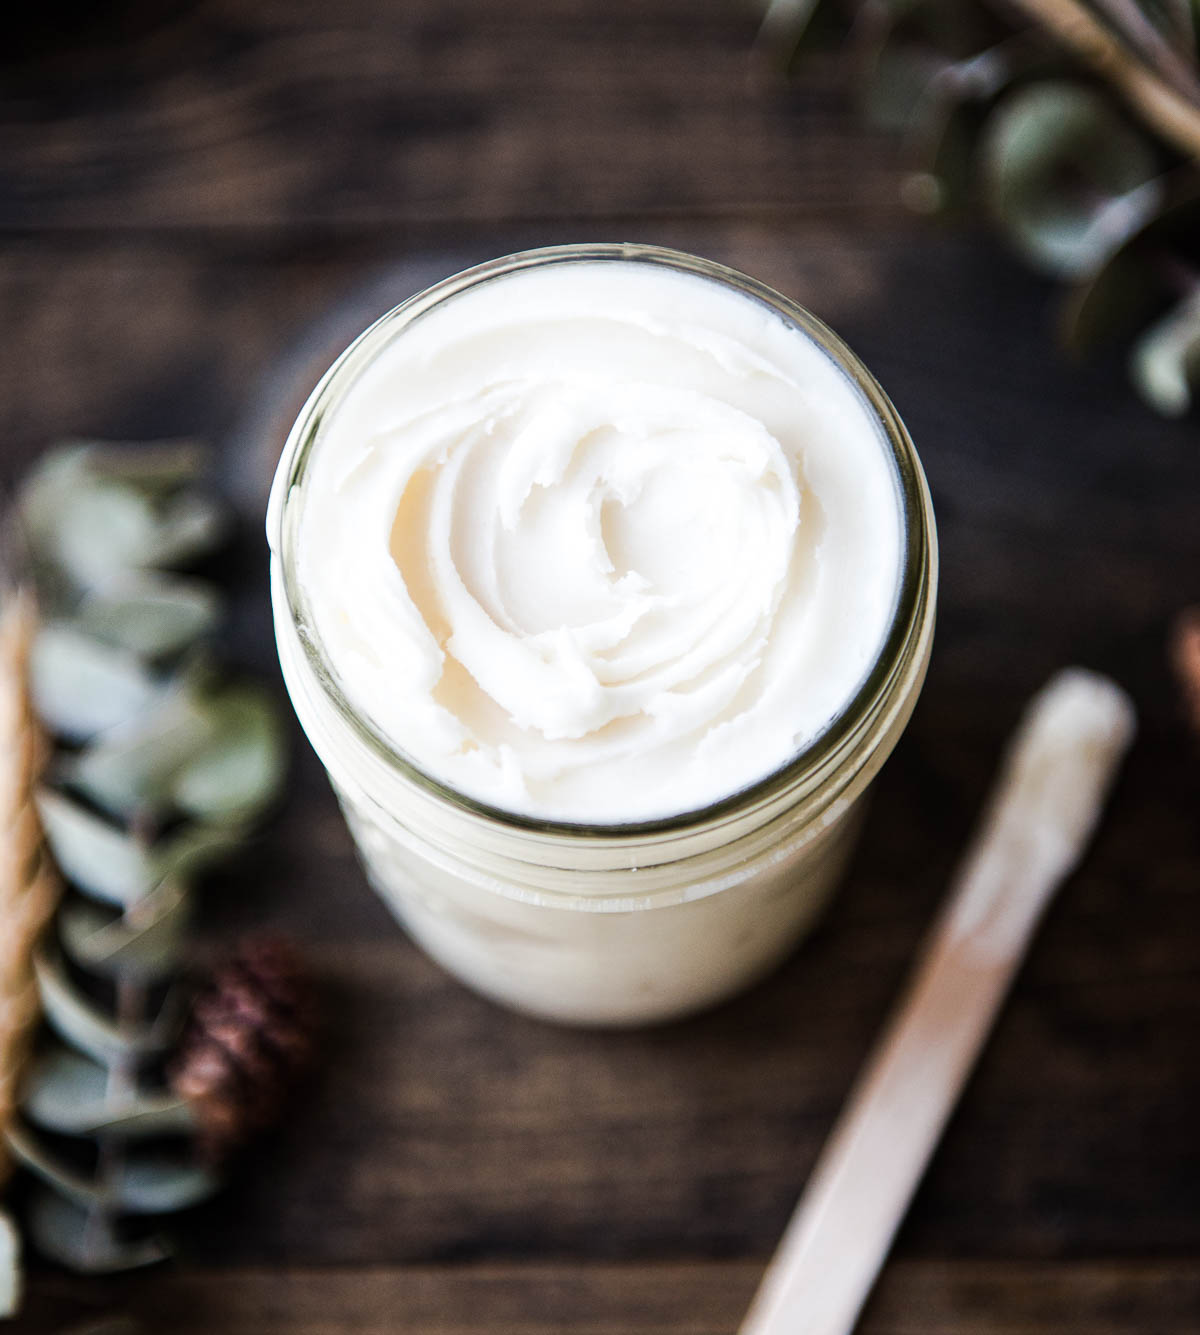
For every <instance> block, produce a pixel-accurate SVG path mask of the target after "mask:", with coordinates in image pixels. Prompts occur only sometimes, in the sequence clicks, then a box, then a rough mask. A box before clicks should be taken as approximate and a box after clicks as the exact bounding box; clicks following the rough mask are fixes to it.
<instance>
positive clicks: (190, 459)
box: [63, 438, 210, 495]
mask: <svg viewBox="0 0 1200 1335" xmlns="http://www.w3.org/2000/svg"><path fill="white" fill-rule="evenodd" d="M63 448H65V449H72V448H74V449H82V450H83V451H84V454H85V456H86V462H87V467H88V469H89V470H90V471H91V472H92V473H93V474H95V475H96V476H98V477H107V478H113V479H115V480H117V481H119V482H123V483H125V484H127V485H129V486H133V487H136V488H138V489H139V490H141V491H145V492H148V493H150V494H151V495H160V494H165V493H169V492H172V491H177V490H178V489H179V488H180V487H185V486H188V485H190V484H192V483H195V482H197V481H198V480H199V479H200V478H201V477H203V475H204V474H205V473H206V472H207V471H208V468H209V464H210V455H209V451H208V450H207V449H205V447H204V446H203V445H202V444H200V442H199V441H195V440H190V439H187V438H182V439H179V440H152V441H112V440H77V441H68V442H66V443H65V445H64V447H63Z"/></svg>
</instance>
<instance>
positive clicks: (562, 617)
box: [296, 260, 903, 825]
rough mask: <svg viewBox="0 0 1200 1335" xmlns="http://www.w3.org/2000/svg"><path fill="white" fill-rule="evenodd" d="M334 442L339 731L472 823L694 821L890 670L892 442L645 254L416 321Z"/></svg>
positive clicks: (566, 268) (330, 588) (330, 566)
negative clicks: (393, 762)
mask: <svg viewBox="0 0 1200 1335" xmlns="http://www.w3.org/2000/svg"><path fill="white" fill-rule="evenodd" d="M322 432H323V437H322V440H321V444H320V448H319V449H318V450H317V451H316V453H315V457H314V459H313V460H312V463H311V476H310V477H309V478H308V480H307V483H306V486H305V488H304V496H303V507H302V511H301V514H300V516H299V526H298V530H297V542H296V551H297V556H298V567H297V569H298V579H299V582H300V587H301V589H302V590H303V594H304V600H305V603H306V605H307V609H308V615H309V617H310V618H311V620H312V622H313V628H314V630H315V632H316V634H317V635H318V637H319V639H320V641H321V643H322V646H323V650H324V654H325V656H326V659H327V661H328V663H329V665H330V667H331V669H332V671H333V672H334V674H335V675H336V677H337V679H338V681H339V684H340V687H341V690H342V692H343V694H344V695H345V697H346V699H347V701H348V702H349V703H350V705H351V706H352V708H353V709H354V710H355V711H356V712H359V713H361V715H363V716H364V718H365V719H367V720H368V721H369V722H370V724H371V725H372V726H373V727H374V728H375V730H376V731H377V732H379V733H380V734H382V736H383V737H384V738H385V739H386V740H387V741H388V742H389V743H390V744H391V745H392V746H393V747H395V748H396V749H397V750H399V751H401V752H403V753H404V754H405V755H406V756H407V757H408V758H409V759H410V760H411V762H412V763H413V764H415V765H416V766H417V767H418V768H419V769H421V770H423V771H424V772H425V773H426V774H428V775H430V776H431V777H433V778H435V779H437V780H439V781H440V782H442V783H444V784H446V785H448V786H449V787H451V788H453V789H456V790H458V791H459V792H461V793H464V794H466V795H468V796H470V797H472V798H476V799H479V800H481V801H483V802H485V803H488V804H490V805H492V806H496V807H499V808H502V809H504V810H506V811H509V812H513V813H517V814H520V815H527V816H533V817H543V818H550V819H556V820H563V821H571V822H582V823H586V824H592V825H603V824H614V823H624V822H638V821H647V820H655V819H658V818H661V817H666V816H671V815H674V814H677V813H681V812H685V811H692V810H695V809H697V808H700V807H704V806H707V805H709V804H711V803H713V802H716V801H718V800H720V799H721V798H723V797H726V796H728V795H729V794H731V793H734V792H736V791H737V790H739V789H741V788H744V787H746V786H747V785H749V784H752V783H754V782H755V781H756V780H758V779H761V778H764V777H765V776H767V775H768V774H770V773H771V772H773V771H774V770H776V769H778V768H780V767H781V766H783V765H785V764H787V762H788V761H789V760H791V759H792V758H793V757H794V756H795V755H796V754H797V753H798V752H799V751H801V750H802V749H804V748H805V747H806V746H807V745H808V744H809V743H811V742H812V741H813V740H814V739H815V738H816V737H817V736H818V735H819V734H820V733H821V732H822V730H823V729H825V728H826V727H827V726H828V725H829V723H830V722H831V721H832V720H833V719H834V718H835V717H836V716H837V715H838V714H839V712H840V711H841V710H842V709H843V708H844V707H845V706H846V705H847V704H848V702H849V701H850V700H851V698H852V697H853V696H854V695H855V693H856V691H857V689H858V688H859V686H860V685H861V683H862V682H863V679H864V677H865V676H866V674H867V673H868V671H869V669H870V668H871V666H872V664H873V663H874V662H875V661H876V660H877V659H878V657H879V653H880V649H881V645H882V642H883V639H884V637H885V635H886V632H887V628H888V624H889V621H890V618H891V615H892V612H893V608H894V605H895V602H896V597H897V586H898V579H899V570H900V566H901V560H902V548H903V537H902V531H901V504H900V498H899V493H898V482H897V478H896V468H895V464H894V462H893V459H892V455H891V452H890V450H889V447H888V443H887V441H886V439H885V437H884V434H883V429H882V427H881V426H880V424H879V423H878V421H877V420H876V418H875V417H874V415H873V414H872V412H871V410H870V408H869V407H868V405H867V402H866V400H865V399H864V398H863V397H862V395H861V394H860V392H859V390H858V389H857V388H856V386H855V385H854V384H853V383H852V381H851V380H850V379H849V378H848V377H847V375H846V374H845V373H844V372H843V371H842V370H841V369H840V368H839V367H838V366H837V365H836V364H835V363H834V362H833V360H832V359H831V358H830V357H829V356H828V355H827V354H826V353H825V352H824V351H822V349H821V348H820V347H819V346H818V345H817V344H816V343H815V342H813V341H812V340H811V339H810V338H809V337H808V336H807V335H806V334H805V333H804V332H803V331H801V330H799V329H798V328H796V327H795V326H793V325H791V324H789V323H788V322H786V321H785V320H784V319H783V317H782V316H781V315H779V314H778V313H777V312H775V311H773V310H772V309H770V308H769V307H768V306H767V305H765V304H762V303H760V302H758V301H757V300H756V299H755V298H753V297H752V296H750V295H748V294H745V293H742V292H737V291H735V290H732V289H730V288H728V287H725V286H722V285H721V284H719V283H717V282H714V281H711V280H709V279H705V278H702V277H699V276H697V275H693V274H688V273H684V272H679V271H675V270H671V269H669V268H666V267H663V266H660V265H650V264H644V263H638V262H635V261H632V260H631V261H605V262H599V261H596V262H576V263H572V264H570V265H553V264H552V265H545V266H541V267H534V268H527V269H522V270H517V271H515V272H510V273H507V274H502V275H500V276H498V277H495V278H493V279H491V280H489V281H487V282H484V283H479V284H476V285H474V286H472V287H470V288H469V289H467V290H465V291H463V292H461V293H459V294H457V295H455V296H452V297H451V298H449V299H448V300H445V301H443V302H442V303H440V304H438V305H436V306H434V307H433V308H432V309H430V310H429V311H427V312H426V313H425V314H423V315H421V316H420V317H419V318H418V319H417V320H416V321H414V322H412V323H409V324H405V325H404V326H403V327H401V328H400V330H399V332H398V333H397V335H396V336H395V337H393V339H392V340H391V342H390V343H389V344H388V345H387V346H386V347H384V348H382V349H381V350H380V351H379V352H378V353H377V355H376V356H375V357H374V359H373V360H372V361H371V362H370V364H369V365H368V366H367V367H366V369H365V370H364V371H363V372H362V374H361V375H360V376H359V377H358V379H357V380H355V381H354V382H353V383H352V384H351V385H350V387H349V389H348V391H347V392H346V393H345V394H344V396H343V397H342V398H341V399H340V401H338V402H336V403H335V404H334V406H333V407H332V411H331V414H330V415H329V417H328V418H327V420H326V421H325V422H324V424H323V427H322Z"/></svg>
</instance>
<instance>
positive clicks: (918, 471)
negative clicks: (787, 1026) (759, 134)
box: [267, 242, 936, 843]
mask: <svg viewBox="0 0 1200 1335" xmlns="http://www.w3.org/2000/svg"><path fill="white" fill-rule="evenodd" d="M580 261H588V262H597V263H604V262H612V261H621V262H632V263H642V264H651V265H658V266H661V267H664V268H668V269H672V270H674V271H676V272H682V273H686V274H691V275H694V276H697V277H700V278H704V279H708V280H710V281H715V282H718V283H720V284H722V285H724V286H725V287H728V288H731V289H733V290H735V291H738V292H740V293H741V294H743V295H745V296H748V297H751V298H753V299H755V300H757V301H759V302H761V303H763V304H764V305H766V306H767V307H769V308H770V309H771V310H772V311H773V312H774V313H775V314H777V315H779V316H780V317H781V318H782V319H784V320H785V321H786V322H787V323H788V324H789V325H791V326H793V327H794V328H796V329H797V330H798V331H799V332H800V333H801V334H803V335H805V336H807V337H808V338H809V339H811V340H812V341H813V342H814V343H815V344H817V346H818V347H819V348H820V349H821V350H822V352H824V353H825V355H826V356H828V357H829V358H830V359H831V360H832V361H833V363H834V364H835V366H837V368H838V369H839V370H841V371H842V372H843V374H845V375H846V376H847V378H848V379H849V380H850V382H851V384H852V385H853V386H854V388H855V389H856V390H857V391H858V392H859V394H860V395H861V396H862V399H863V400H864V403H865V406H866V407H867V408H868V409H869V411H870V412H871V414H872V415H873V417H874V418H875V421H876V423H877V425H878V426H879V427H881V428H882V432H883V437H884V441H885V442H886V444H887V446H888V448H889V450H890V456H891V461H892V464H893V466H894V470H895V478H896V482H897V488H898V493H899V497H900V505H901V532H902V539H903V551H902V555H901V564H900V576H899V579H898V581H897V588H896V595H895V599H894V603H893V608H892V614H891V618H890V620H889V622H888V626H887V629H886V632H885V634H884V636H883V638H882V640H881V642H880V645H879V648H878V650H877V652H876V656H875V658H874V661H873V663H872V665H871V668H870V670H869V671H868V672H867V674H866V675H865V677H864V678H863V680H862V681H861V682H860V683H859V685H858V687H857V689H856V690H855V692H854V693H853V695H851V696H850V697H849V698H848V699H847V700H846V702H845V703H844V704H843V705H842V707H841V708H840V710H839V711H838V713H837V714H835V715H834V717H833V718H832V719H830V721H829V722H828V723H827V724H826V725H825V727H824V728H823V729H822V730H821V731H820V732H819V733H818V734H817V735H816V736H815V737H813V738H812V739H811V741H810V742H809V743H808V744H807V745H806V746H805V747H803V748H802V749H801V750H800V751H798V752H796V754H795V755H794V756H792V757H791V758H790V759H789V760H788V761H786V762H785V763H784V764H783V765H781V766H777V767H776V768H775V769H773V770H771V771H769V772H768V773H767V774H765V775H763V776H761V777H760V778H758V779H756V780H754V781H753V782H752V783H750V784H747V785H745V786H743V787H741V788H739V789H736V790H735V791H734V792H732V793H729V794H726V795H725V796H723V797H721V798H719V799H718V800H717V801H715V802H710V803H706V804H705V805H704V806H701V807H696V808H692V809H690V810H687V811H683V812H678V813H675V814H673V815H669V816H663V817H656V818H654V819H651V820H644V821H623V822H613V823H603V824H596V823H589V822H583V821H568V820H560V819H551V818H546V817H540V816H533V815H528V814H524V813H520V812H515V811H509V810H507V809H505V808H503V807H499V806H494V805H492V804H490V803H488V802H485V801H482V800H481V799H479V798H475V797H472V796H470V795H469V794H467V793H463V792H461V791H460V790H458V789H456V788H454V787H452V786H451V785H449V784H447V783H444V782H442V781H441V780H439V779H437V778H435V777H434V776H433V775H431V774H429V773H428V772H427V771H425V770H423V769H422V768H421V767H420V766H419V765H418V764H417V763H416V761H415V760H413V759H412V758H411V757H410V756H409V755H407V754H406V753H405V752H404V751H403V750H402V749H401V748H399V747H398V746H396V745H395V744H394V743H393V742H392V741H391V740H390V739H389V738H387V737H386V736H385V735H384V734H383V733H382V732H381V731H380V730H379V729H378V728H377V727H376V726H375V725H374V723H373V722H372V721H371V720H370V719H369V718H368V717H366V715H365V714H364V713H363V712H362V711H360V710H359V709H357V708H356V707H355V706H354V705H353V704H352V703H351V701H350V700H349V699H348V698H347V696H346V694H345V692H344V691H343V689H342V686H341V683H340V682H339V680H338V676H337V673H336V672H335V670H334V668H333V665H332V663H331V662H330V661H329V658H328V657H327V655H326V653H325V650H324V646H323V644H322V642H321V639H320V636H319V635H318V633H317V631H316V628H315V623H314V620H313V618H312V617H311V616H310V615H308V611H307V607H306V602H305V598H304V593H303V590H302V588H301V586H300V580H299V578H298V571H297V563H296V559H295V558H296V543H295V533H296V525H294V524H290V523H289V522H288V516H289V512H290V508H291V506H292V504H293V501H294V500H295V499H300V498H299V496H298V488H299V487H300V485H301V483H302V482H303V480H304V476H305V472H306V468H307V465H308V463H309V460H310V458H311V457H312V454H313V451H314V447H315V446H316V444H317V442H318V440H319V439H320V436H321V434H322V424H323V422H324V420H325V419H326V418H327V417H328V416H329V415H330V414H331V412H332V411H333V410H334V408H335V407H336V405H337V402H338V401H340V399H341V398H342V397H343V396H344V395H345V393H347V392H348V391H349V389H350V387H351V386H352V385H353V384H354V382H355V381H356V380H357V379H358V376H359V375H360V374H361V373H362V371H364V370H365V369H366V366H367V365H368V364H369V363H370V361H371V360H373V357H374V355H375V354H376V352H377V351H381V350H382V346H383V345H384V344H385V342H390V340H391V339H392V338H394V337H397V336H398V335H399V334H401V333H402V332H403V331H404V330H405V329H407V328H409V327H410V326H411V325H412V324H414V323H415V322H416V321H417V320H418V319H420V318H421V317H422V316H423V315H425V314H426V313H427V312H428V311H430V310H432V309H433V308H434V307H436V306H440V305H441V304H442V303H444V302H447V301H449V300H451V299H453V298H454V297H456V296H457V295H459V294H460V293H461V292H463V291H465V290H467V289H468V288H473V287H476V286H478V285H481V284H483V283H487V282H492V281H496V280H498V279H500V278H503V277H505V276H506V275H508V274H511V273H514V272H517V271H519V270H523V269H532V268H539V267H544V266H550V265H556V264H570V263H577V262H580ZM267 534H268V539H269V541H270V545H271V548H272V550H273V551H275V552H276V553H277V554H278V556H279V560H280V565H281V568H282V587H283V593H284V597H285V599H286V603H287V613H288V615H289V616H290V618H291V620H292V623H293V626H294V627H295V629H296V631H297V634H298V638H299V640H300V643H301V645H302V646H303V652H304V655H305V658H306V660H307V662H308V665H309V667H310V668H311V669H312V672H313V674H314V676H315V677H316V679H317V682H318V684H319V686H320V689H321V691H322V693H323V694H324V695H325V696H326V697H327V699H328V700H329V703H330V704H331V705H332V706H333V707H334V709H335V710H336V712H337V714H338V715H339V717H340V718H341V719H342V721H343V722H345V723H346V724H347V725H349V726H350V727H351V729H352V730H353V731H354V732H355V733H356V734H357V737H358V739H359V740H360V741H361V742H363V743H364V744H365V745H366V746H367V747H368V748H369V749H370V751H371V752H372V753H373V754H374V755H375V756H376V758H377V759H379V760H381V761H382V762H384V764H385V765H387V766H388V767H389V769H391V770H392V771H393V772H395V773H396V774H398V775H399V776H401V777H402V778H403V779H405V780H407V781H408V782H411V783H413V784H415V785H416V786H417V787H419V788H421V789H423V790H424V791H425V792H426V793H427V794H429V795H430V796H432V797H433V798H435V799H437V800H440V801H442V802H445V803H448V804H449V805H450V806H452V807H455V808H458V809H460V810H461V811H463V812H465V813H467V814H469V815H471V816H474V817H476V818H480V819H483V820H486V821H489V822H491V823H493V824H497V825H499V826H501V827H505V828H511V829H513V830H514V831H525V832H529V833H534V834H539V835H544V836H552V837H553V836H557V837H561V838H565V839H571V840H574V839H579V838H584V839H587V840H589V841H596V842H602V843H608V842H610V841H628V840H631V839H638V838H640V837H642V836H661V835H667V836H669V835H682V834H688V833H693V832H698V831H700V830H701V829H703V828H705V827H708V826H712V825H719V824H720V823H721V822H722V821H723V820H724V819H726V818H729V817H732V816H735V815H742V814H744V813H746V812H748V811H751V810H753V809H754V808H755V807H756V806H757V805H760V804H762V803H765V802H767V801H769V800H772V799H774V798H775V797H777V795H778V794H779V793H780V792H781V791H782V790H785V789H787V788H789V787H793V786H795V787H800V786H801V785H802V784H803V783H804V782H805V781H806V780H807V779H809V778H810V777H811V776H813V775H814V774H816V773H818V772H820V771H822V770H824V769H826V767H827V766H829V765H830V764H831V762H834V761H835V759H836V758H837V757H838V756H839V755H841V754H842V753H844V751H845V750H846V749H847V748H850V747H852V746H853V744H854V742H855V741H856V739H857V738H859V737H860V736H861V735H862V734H863V732H864V731H866V730H868V729H869V728H870V725H871V722H872V721H873V720H874V719H875V718H876V717H877V716H878V715H880V713H881V712H882V711H883V710H884V709H885V707H886V704H887V701H888V699H889V698H890V695H891V688H892V686H893V685H894V683H895V682H896V681H897V680H898V679H900V678H901V677H902V676H903V669H904V667H905V665H906V664H907V663H908V661H909V660H910V658H911V657H912V656H913V654H914V653H915V652H916V650H917V647H918V645H919V644H920V642H921V639H922V636H923V633H924V630H925V628H926V625H927V623H928V621H929V613H930V610H931V593H932V590H931V588H930V576H931V573H932V570H933V568H934V565H935V562H936V555H935V550H936V549H935V534H934V526H933V514H932V505H931V502H930V498H929V490H928V485H927V483H926V480H925V475H924V471H923V469H922V467H921V463H920V460H919V458H918V456H917V453H916V449H915V447H914V445H913V442H912V439H911V437H910V436H909V434H908V430H907V428H906V427H905V426H904V423H903V422H902V421H901V419H900V416H899V414H898V413H897V412H896V409H895V408H894V407H893V405H892V403H891V400H890V399H889V398H888V397H887V395H886V393H885V392H884V390H883V388H882V386H880V384H879V383H878V381H877V380H876V379H875V377H874V376H873V375H872V374H871V372H870V371H869V370H868V369H867V367H866V366H865V365H864V364H863V362H862V361H860V360H859V358H858V357H857V356H856V355H855V353H854V352H852V351H851V350H850V348H849V347H848V346H847V345H846V344H845V343H844V342H843V341H842V339H841V338H840V337H839V336H838V335H837V334H835V333H834V332H833V331H832V330H831V329H830V328H829V327H828V326H827V325H825V324H824V323H823V322H822V321H821V320H819V319H818V318H817V317H816V316H814V315H813V314H812V313H811V312H810V311H808V310H806V309H805V308H804V307H803V306H801V305H800V304H799V303H798V302H795V301H793V300H791V299H790V298H788V297H786V296H784V295H782V294H781V293H779V292H777V291H775V289H773V288H771V287H769V286H768V285H767V284H765V283H762V282H760V281H759V280H757V279H755V278H752V277H750V276H749V275H747V274H744V273H742V272H740V271H739V270H737V269H734V268H731V267H730V266H728V265H724V264H720V263H717V262H716V261H713V260H707V259H703V258H701V257H699V256H696V255H690V254H688V253H687V252H685V251H679V250H673V249H670V248H668V247H664V246H656V245H647V244H641V243H632V242H593V243H583V244H570V245H557V246H544V247H539V248H537V249H533V250H525V251H518V252H516V253H514V254H511V255H505V256H501V257H499V258H497V259H494V260H489V261H487V262H485V263H483V264H479V265H475V266H473V267H471V268H468V269H465V270H462V271H461V272H459V273H456V274H452V275H450V276H449V277H447V278H445V279H442V280H441V281H440V282H437V283H435V284H433V285H432V286H431V287H427V288H424V289H422V290H421V291H420V292H417V293H415V294H413V295H412V296H410V297H409V298H407V299H406V300H405V301H403V302H401V303H400V304H399V305H397V306H395V307H393V308H392V309H391V310H390V311H387V312H386V313H385V314H384V315H382V316H380V317H379V319H377V320H376V321H375V322H374V323H373V324H371V325H369V326H368V327H367V328H366V329H365V330H364V331H363V332H362V333H361V334H359V335H358V336H357V337H356V338H355V339H354V340H353V342H352V343H351V344H350V345H349V346H348V347H347V348H346V349H345V351H344V352H342V353H341V354H340V356H339V357H338V358H337V359H336V360H335V361H334V363H333V364H332V365H331V366H330V368H329V369H328V370H327V371H326V372H325V374H324V375H323V376H322V378H321V380H320V381H319V382H318V384H317V386H316V388H315V389H314V390H313V392H312V394H311V395H310V397H309V399H308V401H307V402H306V403H305V405H304V407H303V408H302V409H301V411H300V413H299V415H298V417H297V418H296V421H295V423H294V425H293V426H292V429H291V431H290V432H289V435H288V438H287V441H286V443H285V445H284V448H283V452H282V454H281V457H280V462H279V465H278V469H277V472H276V475H275V479H274V483H273V486H272V490H271V499H270V503H269V507H268V511H267Z"/></svg>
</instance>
